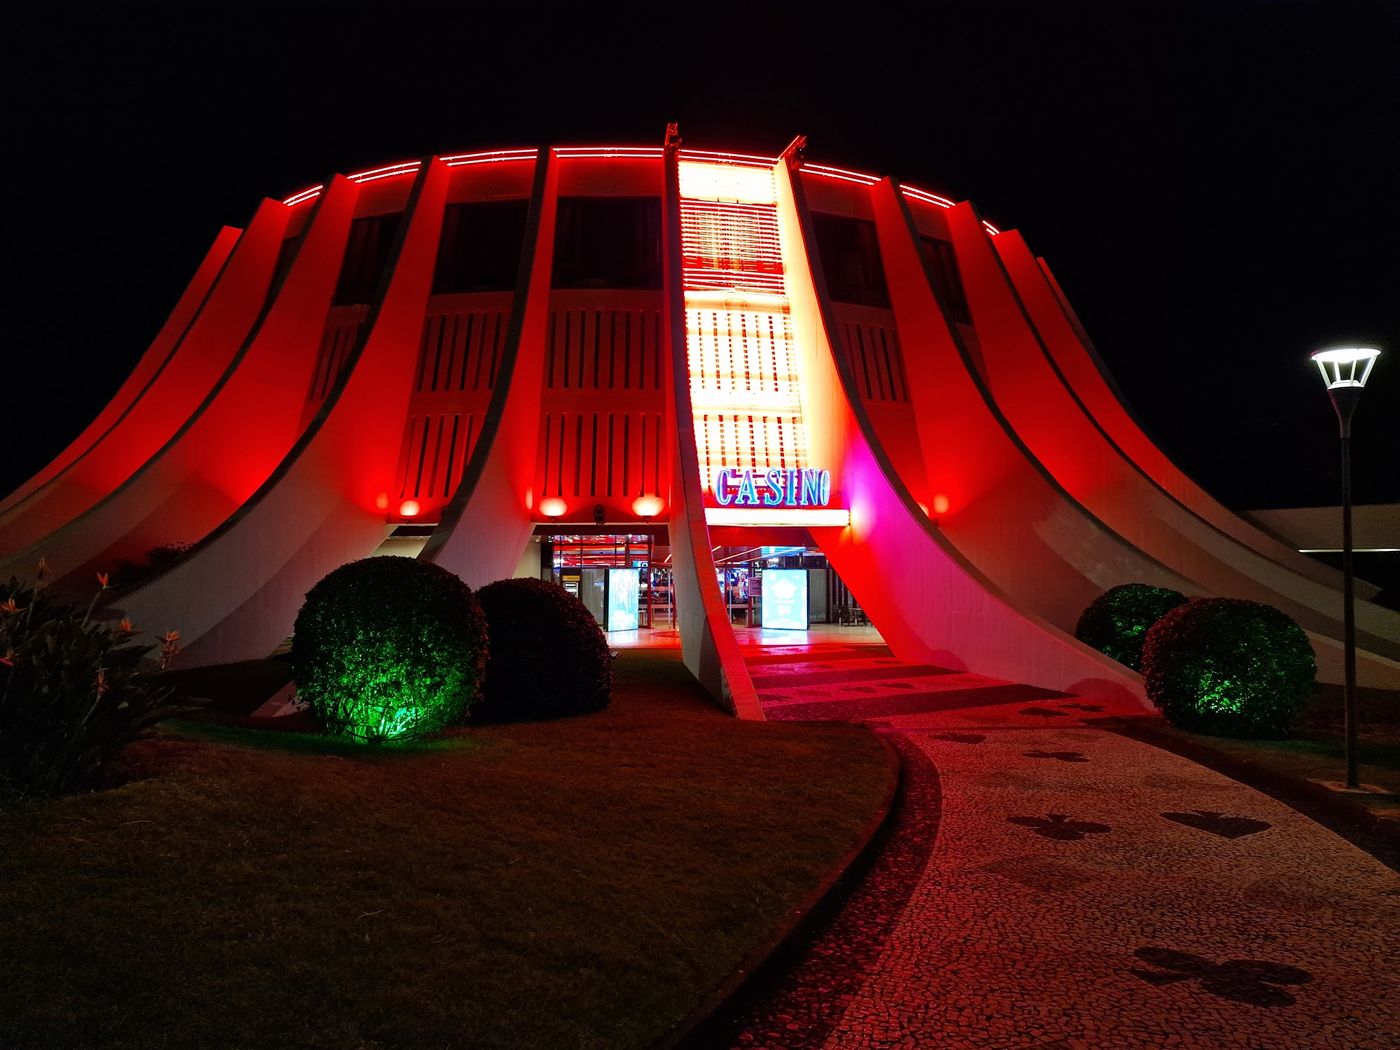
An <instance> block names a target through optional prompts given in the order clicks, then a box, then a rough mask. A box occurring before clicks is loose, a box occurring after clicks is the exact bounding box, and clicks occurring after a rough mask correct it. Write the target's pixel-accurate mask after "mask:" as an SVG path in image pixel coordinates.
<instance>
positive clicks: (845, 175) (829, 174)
mask: <svg viewBox="0 0 1400 1050" xmlns="http://www.w3.org/2000/svg"><path fill="white" fill-rule="evenodd" d="M802 170H803V171H804V172H810V173H811V174H813V175H820V176H822V177H823V178H828V179H841V180H842V181H844V182H854V183H855V184H856V185H858V186H873V185H875V183H877V182H879V181H880V177H879V176H878V175H867V174H866V173H865V172H863V171H847V170H846V169H845V168H829V167H827V166H826V165H825V164H804V165H802Z"/></svg>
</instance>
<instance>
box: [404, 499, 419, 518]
mask: <svg viewBox="0 0 1400 1050" xmlns="http://www.w3.org/2000/svg"><path fill="white" fill-rule="evenodd" d="M422 509H423V508H422V507H421V506H420V505H419V503H418V501H417V500H416V499H406V500H404V501H403V502H402V503H400V504H399V517H401V518H416V517H418V514H419V512H420V511H421V510H422Z"/></svg>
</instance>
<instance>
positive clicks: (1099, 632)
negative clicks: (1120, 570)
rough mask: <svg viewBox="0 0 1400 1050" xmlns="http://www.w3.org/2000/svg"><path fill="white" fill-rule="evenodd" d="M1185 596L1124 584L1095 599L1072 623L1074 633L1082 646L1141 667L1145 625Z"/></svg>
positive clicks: (1135, 669) (1168, 590) (1142, 585)
mask: <svg viewBox="0 0 1400 1050" xmlns="http://www.w3.org/2000/svg"><path fill="white" fill-rule="evenodd" d="M1185 602H1186V595H1184V594H1182V593H1181V592H1180V591H1174V590H1171V589H1170V588H1168V587H1149V586H1148V585H1147V584H1145V583H1124V584H1121V585H1120V586H1118V587H1110V588H1109V589H1108V590H1106V591H1104V592H1103V593H1102V594H1101V595H1099V596H1098V597H1097V598H1095V599H1094V600H1093V601H1092V602H1091V603H1090V604H1089V607H1088V608H1087V609H1085V610H1084V614H1083V615H1082V616H1080V617H1079V623H1078V624H1076V625H1075V628H1074V636H1075V637H1076V638H1078V639H1079V640H1080V641H1081V642H1083V643H1084V644H1085V645H1089V646H1092V647H1093V648H1095V649H1097V650H1098V651H1099V652H1101V653H1104V654H1105V655H1107V656H1111V657H1113V659H1115V660H1117V661H1118V662H1119V663H1120V664H1127V665H1128V666H1129V667H1131V668H1132V669H1133V670H1134V671H1140V670H1142V642H1143V639H1144V638H1146V637H1147V631H1148V628H1150V627H1151V626H1152V625H1153V624H1154V623H1156V622H1157V621H1158V620H1160V619H1161V618H1162V617H1163V616H1165V615H1166V614H1167V613H1169V612H1171V611H1172V610H1173V609H1175V608H1176V607H1177V606H1178V605H1184V604H1185Z"/></svg>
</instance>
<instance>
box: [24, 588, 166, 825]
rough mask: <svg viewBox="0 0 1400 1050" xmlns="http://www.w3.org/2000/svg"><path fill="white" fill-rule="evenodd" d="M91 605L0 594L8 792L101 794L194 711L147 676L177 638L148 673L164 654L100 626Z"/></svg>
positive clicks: (131, 630)
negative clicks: (141, 746)
mask: <svg viewBox="0 0 1400 1050" xmlns="http://www.w3.org/2000/svg"><path fill="white" fill-rule="evenodd" d="M101 582H102V585H103V587H104V588H105V587H106V577H102V578H101ZM93 604H96V600H95V599H94V602H93V603H92V604H90V605H88V607H87V608H86V609H84V608H82V607H81V606H77V605H72V604H69V603H67V602H64V601H62V600H59V599H54V598H51V597H50V596H49V594H48V593H47V592H45V591H44V590H43V589H42V588H41V587H39V586H29V585H27V584H24V583H21V582H20V581H19V580H16V579H11V580H10V581H9V583H8V584H6V585H3V586H0V787H4V788H6V789H7V790H9V791H12V792H18V793H21V794H26V795H37V796H43V797H50V796H53V795H60V794H63V793H65V792H69V791H76V790H79V789H82V788H89V787H95V786H98V785H100V784H101V783H102V781H103V779H104V777H105V775H106V774H107V773H108V772H109V770H110V769H111V766H112V761H113V759H115V758H116V756H117V753H118V752H119V751H120V750H121V749H122V748H123V747H124V746H125V745H127V744H129V743H130V742H131V741H132V740H135V739H136V738H137V737H138V736H139V735H140V734H141V732H142V731H143V730H145V729H147V728H148V727H150V726H153V725H155V724H156V723H157V722H159V721H161V720H162V719H165V718H169V717H170V716H171V715H176V714H180V713H182V712H183V711H186V710H188V709H189V705H186V704H179V703H173V702H171V699H170V691H169V690H168V689H163V688H160V687H159V686H157V685H155V684H154V682H153V681H152V679H151V675H150V673H149V672H150V671H153V670H156V669H158V668H159V667H163V666H164V665H165V664H166V663H168V662H169V660H170V658H171V657H173V656H174V655H175V652H176V642H177V640H178V638H179V634H178V632H175V631H172V632H170V633H169V634H167V635H166V637H165V640H164V643H163V645H162V646H161V647H160V653H159V659H158V660H157V661H154V664H155V666H151V665H150V664H149V663H148V664H147V665H146V666H144V667H143V666H142V659H143V658H144V657H145V656H146V655H147V654H148V653H151V652H152V651H153V650H154V649H155V648H156V646H154V645H137V644H135V643H134V640H135V638H136V635H137V633H138V632H137V631H136V629H135V627H133V625H132V624H131V623H130V622H128V621H126V620H123V621H121V623H119V624H117V625H115V626H113V625H110V624H106V623H98V622H94V621H93V620H92V618H91V612H92V607H93Z"/></svg>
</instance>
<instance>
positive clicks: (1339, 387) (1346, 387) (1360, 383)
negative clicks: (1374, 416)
mask: <svg viewBox="0 0 1400 1050" xmlns="http://www.w3.org/2000/svg"><path fill="white" fill-rule="evenodd" d="M1380 354H1381V351H1380V348H1379V347H1375V346H1338V347H1331V348H1329V349H1327V350H1319V351H1317V352H1316V353H1315V354H1313V355H1312V359H1313V361H1314V362H1315V363H1316V364H1317V370H1318V371H1319V372H1321V373H1322V381H1323V382H1324V383H1326V384H1327V394H1328V396H1329V397H1330V398H1331V399H1332V407H1333V408H1334V409H1335V410H1336V412H1337V421H1338V422H1339V423H1341V426H1342V437H1350V436H1351V416H1352V413H1353V412H1355V411H1356V403H1357V402H1358V401H1359V400H1360V399H1361V390H1362V388H1363V387H1365V385H1366V380H1367V379H1369V378H1371V369H1372V368H1373V367H1375V364H1376V358H1378V357H1379V356H1380Z"/></svg>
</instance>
